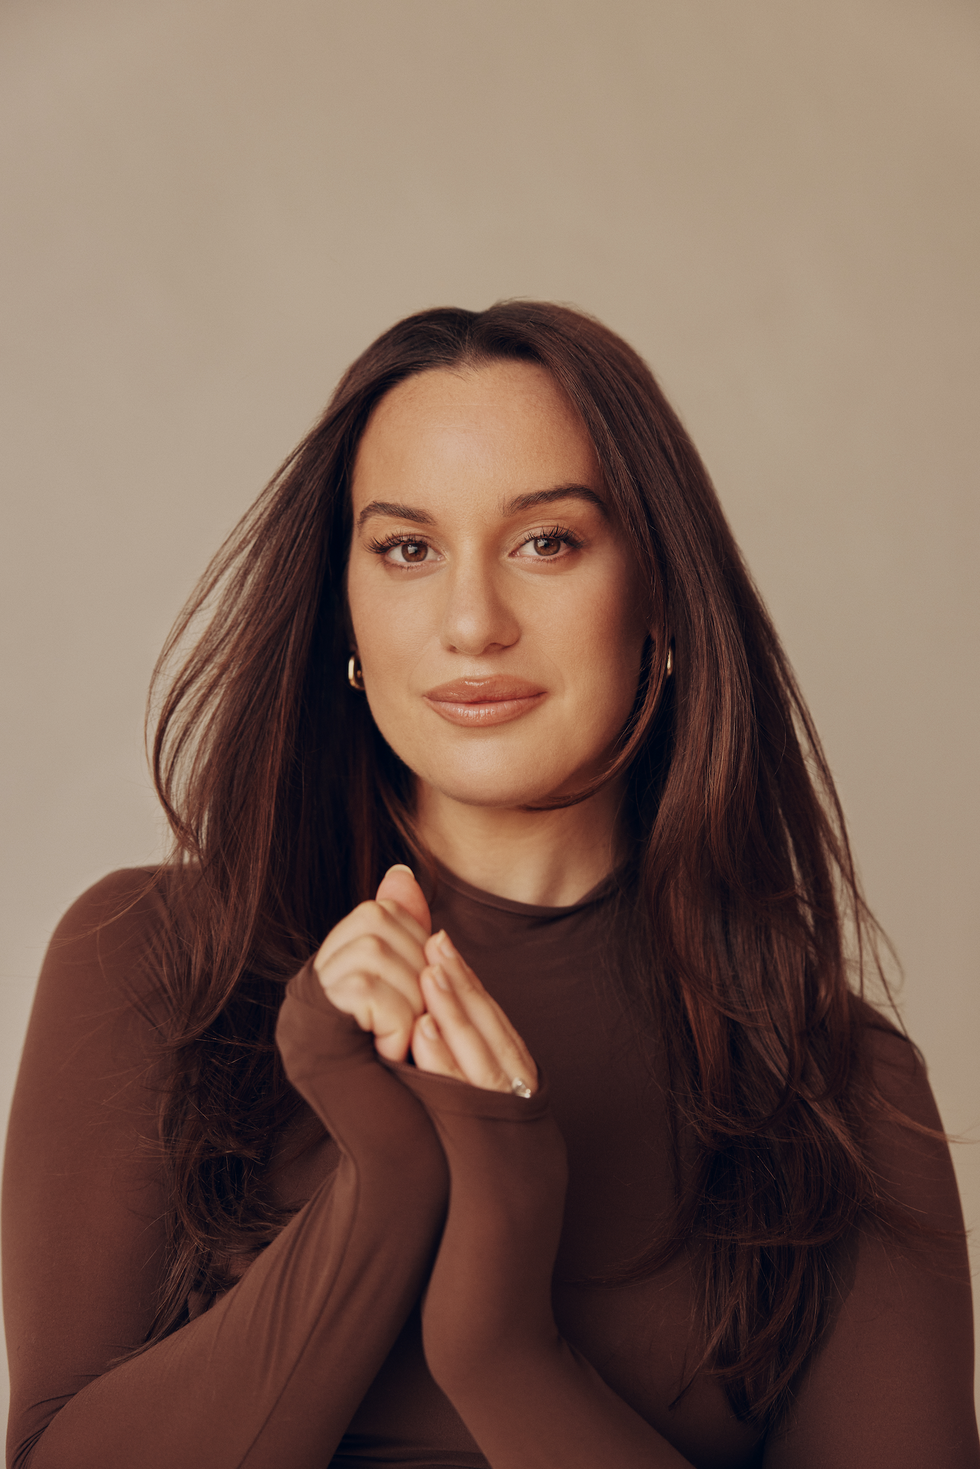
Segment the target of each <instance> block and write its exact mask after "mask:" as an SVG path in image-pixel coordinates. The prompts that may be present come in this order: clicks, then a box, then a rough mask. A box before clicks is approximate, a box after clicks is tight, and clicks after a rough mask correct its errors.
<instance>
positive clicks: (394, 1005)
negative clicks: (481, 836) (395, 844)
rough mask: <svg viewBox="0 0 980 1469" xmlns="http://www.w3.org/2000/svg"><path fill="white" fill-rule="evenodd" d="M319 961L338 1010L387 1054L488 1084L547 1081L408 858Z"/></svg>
mask: <svg viewBox="0 0 980 1469" xmlns="http://www.w3.org/2000/svg"><path fill="white" fill-rule="evenodd" d="M313 965H314V968H315V969H316V972H317V974H318V976H319V979H320V983H321V984H322V985H323V989H324V993H325V994H326V996H327V998H328V999H329V1000H330V1002H331V1004H332V1005H334V1006H335V1008H336V1009H338V1010H341V1011H343V1013H344V1014H346V1015H351V1016H353V1018H354V1019H355V1020H356V1021H357V1023H358V1025H359V1026H360V1027H361V1029H362V1030H365V1031H368V1032H370V1033H371V1034H373V1036H374V1044H375V1048H376V1049H377V1052H378V1055H379V1056H383V1057H384V1058H385V1059H386V1060H388V1061H404V1060H405V1058H406V1057H407V1056H408V1054H409V1052H411V1054H412V1059H413V1060H414V1062H415V1064H416V1066H417V1067H418V1068H419V1070H420V1071H429V1072H433V1073H434V1074H435V1075H437V1076H451V1077H455V1078H456V1079H457V1080H459V1081H466V1082H469V1083H470V1085H471V1086H478V1087H483V1088H484V1089H485V1090H487V1091H502V1092H509V1091H510V1090H511V1087H512V1084H513V1082H514V1080H515V1078H517V1077H519V1078H520V1079H521V1080H522V1081H524V1082H525V1083H526V1084H527V1086H528V1087H529V1088H530V1090H531V1091H532V1092H534V1091H536V1090H537V1084H538V1073H537V1067H536V1066H535V1064H534V1061H533V1060H532V1059H531V1055H530V1052H529V1051H528V1049H527V1047H526V1046H525V1044H524V1042H523V1040H522V1039H521V1037H520V1036H519V1035H518V1033H517V1031H516V1030H515V1029H514V1027H513V1025H512V1024H511V1023H510V1021H509V1020H508V1018H507V1016H506V1015H505V1014H504V1012H503V1010H501V1008H500V1006H499V1005H498V1004H497V1003H496V1001H495V1000H494V999H492V997H491V996H490V995H488V994H487V992H486V990H485V989H484V988H483V985H482V984H481V983H480V981H479V979H477V977H476V975H475V974H474V973H473V970H472V969H471V968H470V967H469V965H468V964H467V963H466V962H465V960H464V959H463V957H462V955H461V954H459V953H458V952H457V950H456V948H455V946H454V944H453V943H452V942H451V940H450V938H449V936H448V934H446V933H445V932H440V933H436V934H433V932H432V921H431V918H430V916H429V907H428V904H427V903H426V901H425V896H424V894H423V892H422V889H421V888H420V887H419V885H418V883H417V882H416V881H415V878H414V877H413V876H412V873H411V872H410V870H409V869H408V868H407V867H402V866H398V867H392V868H390V869H389V871H388V872H386V873H385V876H384V878H383V880H382V882H381V886H380V887H379V888H378V892H377V896H376V897H375V898H374V899H373V900H370V901H368V902H365V903H360V904H359V905H358V906H357V907H356V908H355V909H354V910H353V912H352V913H348V915H347V917H346V918H342V919H341V921H340V922H339V923H338V924H337V926H336V927H335V928H333V929H331V931H330V933H329V934H328V935H327V937H326V939H324V941H323V944H322V945H321V947H320V949H319V951H318V953H317V955H316V957H315V959H314V960H313Z"/></svg>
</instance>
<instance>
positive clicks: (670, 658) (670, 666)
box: [667, 643, 674, 678]
mask: <svg viewBox="0 0 980 1469" xmlns="http://www.w3.org/2000/svg"><path fill="white" fill-rule="evenodd" d="M673 671H674V648H673V645H672V644H671V643H668V644H667V677H668V678H670V675H671V674H672V673H673Z"/></svg>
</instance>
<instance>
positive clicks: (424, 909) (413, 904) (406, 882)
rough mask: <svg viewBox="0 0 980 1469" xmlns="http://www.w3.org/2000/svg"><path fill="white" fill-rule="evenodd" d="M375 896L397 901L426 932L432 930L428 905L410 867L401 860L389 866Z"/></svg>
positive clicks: (393, 901) (379, 898)
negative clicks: (394, 865) (395, 864)
mask: <svg viewBox="0 0 980 1469" xmlns="http://www.w3.org/2000/svg"><path fill="white" fill-rule="evenodd" d="M377 896H378V900H379V901H380V900H381V899H382V898H387V899H388V900H389V901H390V902H392V903H397V904H398V906H399V908H404V909H405V912H406V913H408V914H409V915H410V916H411V917H412V918H414V919H415V922H416V923H418V924H421V926H422V927H423V928H424V929H425V931H426V933H431V932H432V918H431V916H430V914H429V905H428V903H427V902H426V901H425V894H424V893H423V891H422V889H421V888H420V887H419V885H418V883H417V882H416V881H415V876H414V874H413V872H412V869H411V868H410V867H405V866H404V864H403V863H401V862H399V863H398V865H397V866H396V867H389V868H388V871H387V872H386V873H385V875H384V877H383V878H382V879H381V886H380V887H379V888H378V892H377Z"/></svg>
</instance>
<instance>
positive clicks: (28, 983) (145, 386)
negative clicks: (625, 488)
mask: <svg viewBox="0 0 980 1469" xmlns="http://www.w3.org/2000/svg"><path fill="white" fill-rule="evenodd" d="M978 82H980V12H978V9H977V7H976V5H975V4H974V3H969V4H967V3H965V0H809V3H802V0H745V3H738V0H602V3H584V0H344V3H337V0H320V3H314V0H274V3H273V0H266V3H253V0H191V3H184V0H154V3H148V0H4V3H3V5H2V8H0V99H2V101H0V150H2V173H3V176H2V179H0V193H2V198H3V200H4V212H5V215H6V224H5V236H4V237H5V245H4V249H5V256H6V258H5V270H4V274H3V323H2V332H0V339H2V342H3V347H2V351H3V358H4V372H5V384H4V386H5V392H4V400H3V410H2V412H3V424H2V442H3V474H4V479H5V489H4V517H3V521H4V533H3V545H2V558H3V561H2V567H0V578H2V591H3V597H4V600H5V610H4V612H3V616H2V637H3V645H4V660H5V661H4V666H3V673H2V689H3V694H4V698H5V715H4V719H3V724H2V738H3V756H2V770H3V776H4V817H3V836H4V840H3V859H4V875H3V881H2V887H0V892H2V899H3V904H4V910H5V913H4V924H5V927H4V932H3V941H2V960H3V981H2V983H3V989H2V1004H3V1021H4V1023H3V1028H2V1043H0V1068H2V1072H0V1105H2V1106H3V1107H4V1108H5V1106H6V1102H7V1097H8V1094H9V1088H10V1086H11V1085H12V1080H13V1073H14V1068H15V1065H16V1056H17V1052H18V1049H19V1045H20V1041H21V1036H22V1032H23V1026H24V1024H25V1022H26V1018H27V1012H28V1006H29V1002H30V995H31V990H32V984H33V979H34V975H35V973H36V969H37V965H38V963H39V961H40V958H41V953H42V950H43V946H44V943H45V940H46V936H47V934H48V933H49V932H50V929H51V927H52V925H53V923H54V922H55V920H56V918H57V917H58V915H59V913H60V912H61V911H62V910H63V909H64V908H65V906H66V905H67V904H68V903H69V902H70V901H71V899H72V898H73V897H74V896H75V895H76V894H77V893H78V892H79V891H80V890H81V889H82V888H84V887H85V886H86V885H87V884H88V883H90V882H92V881H93V880H94V879H96V878H97V877H99V876H100V875H101V874H102V873H103V872H105V871H106V870H108V869H110V868H113V867H118V866H125V865H127V864H133V863H140V862H145V861H147V860H149V859H152V858H153V857H154V855H155V854H156V853H157V851H158V845H157V844H158V824H157V819H156V815H155V811H154V803H153V798H152V796H151V794H150V792H149V789H148V784H147V780H146V777H145V775H144V768H143V763H142V754H141V715H142V705H143V698H144V691H145V686H146V683H147V679H148V676H149V672H150V668H151V666H152V663H153V659H154V656H155V654H156V651H157V649H158V647H159V645H160V643H161V641H162V639H163V636H164V634H165V632H166V630H167V627H168V625H169V623H170V621H171V619H172V618H173V616H174V615H175V613H176V611H177V609H178V607H179V605H180V603H181V601H182V600H183V598H184V596H185V595H186V593H187V592H188V590H189V589H190V587H191V585H192V582H193V580H194V578H195V576H196V575H197V573H198V572H199V571H200V570H201V569H202V567H203V565H204V563H205V561H206V559H207V557H208V555H209V554H210V552H211V551H212V550H213V549H214V547H215V546H216V544H217V542H218V540H219V539H220V537H221V536H222V535H223V533H224V532H225V531H226V530H227V529H228V528H229V527H230V526H231V524H232V523H233V522H234V520H235V519H236V518H237V516H238V515H239V513H240V512H241V511H242V510H243V509H244V508H245V506H246V505H247V504H248V502H249V501H250V500H251V498H252V497H253V496H254V494H255V493H256V492H257V491H258V489H259V488H260V487H261V485H262V483H263V482H264V480H265V479H266V478H267V476H268V475H269V474H270V473H271V472H272V470H273V469H274V468H275V466H276V464H277V462H278V461H279V460H280V458H281V457H283V456H284V455H285V453H286V452H287V450H288V449H289V448H290V447H291V446H292V444H293V443H294V441H295V440H296V439H297V438H298V437H299V435H300V434H301V433H302V432H303V431H304V430H305V428H306V427H307V426H308V424H309V423H310V421H311V420H312V419H313V417H314V416H315V414H316V413H317V411H318V410H319V408H320V406H321V405H322V403H323V402H324V400H325V399H326V397H327V395H328V393H329V391H330V389H331V387H332V386H333V383H334V381H335V379H336V377H337V375H338V373H339V372H340V370H341V369H342V367H343V366H344V365H345V364H346V363H347V361H348V360H349V359H350V358H351V357H352V356H353V355H354V354H355V353H356V352H357V351H358V350H360V349H361V348H362V347H363V346H364V345H365V344H366V343H367V342H368V341H369V340H370V339H371V338H372V337H373V336H374V335H375V334H376V333H377V332H378V331H379V330H381V329H382V328H383V327H385V326H387V325H389V324H390V323H391V322H392V321H393V320H394V319H396V318H397V317H399V316H402V315H404V314H405V313H407V312H409V311H412V310H416V309H418V308H421V307H424V306H429V305H434V304H445V303H453V304H459V305H464V306H468V307H483V306H485V305H488V304H489V303H490V302H491V301H493V300H495V299H496V298H498V297H502V296H511V295H533V296H543V297H548V298H553V299H557V300H562V301H570V302H573V303H576V304H578V305H580V306H582V307H584V308H586V309H587V310H590V311H592V312H594V313H595V314H597V315H598V316H600V317H601V318H603V319H604V320H605V321H607V322H608V323H609V324H610V325H611V326H613V327H614V328H616V329H617V330H619V331H620V332H622V333H623V334H625V335H626V336H627V337H628V338H629V339H630V340H631V341H632V342H633V343H634V344H635V345H636V346H637V347H638V348H639V349H640V350H641V351H642V352H643V353H644V354H645V355H646V356H647V357H648V358H649V360H650V361H651V363H652V364H653V366H654V368H655V370H656V371H657V372H658V373H659V374H660V376H661V378H662V380H663V382H664V384H665V386H666V388H667V391H668V393H669V394H670V395H671V396H672V397H673V399H674V401H675V403H676V404H677V406H678V408H679V409H680V411H681V413H682V415H683V417H684V418H685V420H686V421H687V423H688V425H689V426H690V428H691V430H692V432H693V434H694V437H695V439H696V441H697V442H698V444H699V445H700V447H701V449H702V452H703V453H704V455H705V457H706V459H707V462H708V465H709V467H710V468H711V470H712V472H713V474H714V476H715V478H716V481H717V483H718V486H719V489H720V493H721V496H722V500H723V502H724V504H725V505H726V507H727V509H728V512H729V514H730V516H731V519H732V522H733V524H734V527H735V531H736V534H737V535H738V536H739V538H740V540H741V542H742V545H743V546H744V548H745V550H746V553H747V555H748V558H749V561H750V564H751V566H752V567H753V569H754V571H755V573H756V576H757V578H758V580H759V582H760V584H761V587H762V590H763V593H764V595H765V596H766V597H767V599H768V601H769V604H770V606H771V608H772V610H773V612H774V614H775V617H776V621H777V624H778V625H779V627H780V629H781V630H782V633H783V635H784V638H785V640H786V643H787V645H788V648H789V652H790V655H791V657H792V659H793V661H794V663H795V665H796V667H797V669H798V672H799V674H800V676H801V679H802V682H803V686H804V689H805V690H806V691H807V692H808V694H809V697H810V699H811V702H812V706H813V709H814V713H815V715H816V718H817V722H818V726H819V727H820V729H821V730H822V732H823V735H824V737H825V740H826V744H827V749H828V753H829V756H830V760H831V763H832V765H833V767H834V770H835V772H836V774H837V776H838V777H839V780H840V785H841V790H842V794H843V797H844V801H845V805H846V808H847V811H848V813H849V817H850V821H851V824H852V834H853V837H854V841H855V845H856V849H857V852H858V855H859V858H860V862H861V867H862V870H863V874H864V879H865V882H866V886H867V889H868V893H869V895H870V898H871V901H872V903H873V905H874V907H875V908H876V910H877V912H878V914H879V915H880V917H881V919H882V920H883V922H884V924H885V926H886V927H887V929H888V930H889V931H890V933H891V935H892V936H893V938H894V940H895V941H896V943H897V945H898V948H899V950H900V952H901V955H902V958H903V960H904V963H905V967H906V982H905V986H904V991H903V996H902V1002H903V1008H904V1014H905V1016H906V1019H907V1023H908V1025H909V1028H910V1030H911V1032H912V1034H913V1035H914V1037H915V1038H916V1039H917V1040H918V1041H919V1043H920V1044H921V1046H922V1047H923V1049H924V1051H925V1053H926V1056H927V1059H928V1061H929V1063H930V1067H931V1072H932V1077H933V1082H934V1085H935V1089H936V1092H937V1094H938V1097H939V1101H940V1105H941V1107H942V1109H943V1112H944V1116H945V1118H946V1122H947V1125H948V1126H949V1127H950V1128H951V1129H952V1130H954V1131H957V1132H962V1133H969V1132H970V1131H971V1130H973V1134H974V1136H977V1135H978V1131H977V1124H978V1119H980V1086H978V1079H977V1062H976V1056H977V1051H978V1018H980V1013H978V1011H980V1002H978V986H977V983H976V980H977V969H978V961H977V954H978V950H980V943H978V940H980V933H978V928H980V923H978V914H980V903H978V901H977V886H978V884H977V877H978V858H977V840H976V823H977V816H978V799H977V797H978V781H977V773H976V771H977V760H976V744H977V724H978V718H977V716H978V700H977V681H976V677H975V653H974V650H975V645H976V633H977V597H978V591H977V588H978V583H980V578H978V575H977V566H978V562H980V544H978V541H980V537H978V496H977V492H976V465H977V463H978V447H980V446H978V444H977V442H976V437H977V422H978V418H980V415H978V414H977V411H976V410H977V401H976V389H977V376H978V373H977V335H976V326H977V322H976V315H977V309H976V308H977V275H978V265H980V248H978V241H977V238H976V236H977V218H978V210H977V162H978V152H980V142H978V140H980V128H978V122H980V118H978V112H980V85H978ZM956 1162H957V1168H958V1170H959V1174H960V1178H961V1183H962V1188H963V1194H964V1199H965V1204H966V1209H967V1214H968V1217H969V1219H970V1220H971V1222H973V1223H974V1224H976V1223H977V1222H978V1220H980V1152H978V1150H977V1149H976V1148H975V1147H970V1146H964V1147H961V1148H959V1149H957V1151H956Z"/></svg>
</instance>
